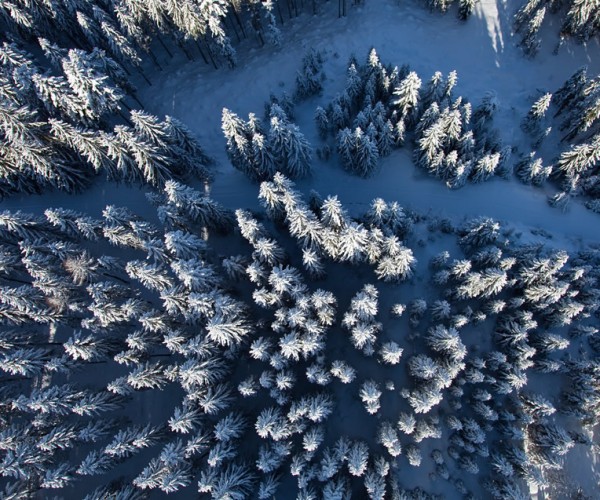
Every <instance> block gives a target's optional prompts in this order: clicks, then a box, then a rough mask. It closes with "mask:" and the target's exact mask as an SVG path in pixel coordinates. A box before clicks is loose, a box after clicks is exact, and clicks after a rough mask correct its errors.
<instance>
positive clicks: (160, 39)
mask: <svg viewBox="0 0 600 500" xmlns="http://www.w3.org/2000/svg"><path fill="white" fill-rule="evenodd" d="M156 39H157V40H158V42H159V43H160V44H161V45H162V47H163V49H165V51H166V53H167V54H169V57H170V58H173V54H172V53H171V51H170V50H169V48H168V47H167V46H166V45H165V42H164V41H163V39H162V37H161V36H160V34H158V35H157V36H156Z"/></svg>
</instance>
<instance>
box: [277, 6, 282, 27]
mask: <svg viewBox="0 0 600 500" xmlns="http://www.w3.org/2000/svg"><path fill="white" fill-rule="evenodd" d="M277 13H278V14H279V21H280V22H281V26H283V24H284V23H283V15H282V14H281V5H280V4H279V0H278V1H277Z"/></svg>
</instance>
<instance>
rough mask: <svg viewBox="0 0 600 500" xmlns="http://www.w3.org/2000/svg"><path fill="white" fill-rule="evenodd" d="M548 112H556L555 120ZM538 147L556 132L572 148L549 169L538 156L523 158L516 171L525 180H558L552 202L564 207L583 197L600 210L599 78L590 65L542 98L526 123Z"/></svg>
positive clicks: (592, 207) (595, 208)
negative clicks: (599, 175) (599, 178)
mask: <svg viewBox="0 0 600 500" xmlns="http://www.w3.org/2000/svg"><path fill="white" fill-rule="evenodd" d="M549 111H551V112H553V114H552V116H550V113H549ZM522 127H523V129H524V130H525V131H526V132H527V133H528V134H530V136H531V138H532V143H533V146H534V147H538V146H540V145H541V143H542V142H543V140H544V138H545V137H546V136H547V135H548V134H549V133H550V131H551V130H553V129H554V130H555V131H556V133H557V134H560V136H562V138H561V139H560V142H561V143H565V145H566V144H568V146H566V147H565V148H564V149H563V151H562V152H561V153H560V155H559V156H558V157H557V158H555V159H553V160H552V162H551V164H549V165H546V166H545V165H544V160H543V159H542V158H539V157H537V158H536V152H535V151H534V152H532V153H530V154H529V155H528V156H526V157H524V158H523V159H522V160H521V161H520V162H519V163H518V165H517V167H516V174H517V176H518V177H519V179H520V180H522V181H523V182H525V183H528V184H535V185H540V184H542V183H543V182H544V181H545V180H546V179H548V178H550V179H551V180H553V181H555V182H556V183H557V184H558V186H559V189H560V191H559V192H558V193H556V195H554V196H553V197H552V198H550V200H549V202H550V204H551V205H556V206H559V207H561V208H563V209H565V208H566V207H567V205H568V202H569V200H570V199H572V198H574V197H579V196H584V197H585V198H586V201H585V206H586V207H587V208H589V209H590V210H593V211H596V212H597V211H598V210H600V204H599V202H598V199H599V196H600V184H599V183H598V169H599V168H600V156H599V154H598V147H599V146H600V87H599V86H598V77H596V78H590V77H589V76H588V75H587V69H586V68H585V67H583V68H580V69H578V70H577V71H576V72H575V73H574V74H573V75H572V76H571V77H570V78H568V79H567V80H566V81H565V83H564V84H563V85H562V86H561V87H560V88H559V89H558V90H556V92H554V93H553V94H551V93H545V94H544V95H542V96H541V97H540V98H539V99H537V100H536V101H535V102H534V103H533V105H532V107H531V109H530V111H529V112H528V114H527V116H526V117H525V118H524V120H523V123H522Z"/></svg>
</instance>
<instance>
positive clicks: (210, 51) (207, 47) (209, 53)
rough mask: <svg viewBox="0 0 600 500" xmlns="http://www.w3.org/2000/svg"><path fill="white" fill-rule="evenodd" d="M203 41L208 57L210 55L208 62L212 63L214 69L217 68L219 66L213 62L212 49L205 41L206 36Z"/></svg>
mask: <svg viewBox="0 0 600 500" xmlns="http://www.w3.org/2000/svg"><path fill="white" fill-rule="evenodd" d="M204 43H206V50H208V57H210V62H212V65H213V66H214V67H215V69H219V66H217V63H216V62H215V58H214V57H213V54H212V50H211V48H210V45H209V44H208V42H207V41H206V38H205V39H204Z"/></svg>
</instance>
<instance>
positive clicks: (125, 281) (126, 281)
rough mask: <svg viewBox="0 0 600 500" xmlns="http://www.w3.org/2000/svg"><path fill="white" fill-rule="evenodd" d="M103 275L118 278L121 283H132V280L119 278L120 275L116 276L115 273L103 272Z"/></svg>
mask: <svg viewBox="0 0 600 500" xmlns="http://www.w3.org/2000/svg"><path fill="white" fill-rule="evenodd" d="M102 276H106V277H107V278H113V279H116V280H118V281H120V282H121V283H124V284H126V285H129V284H131V281H129V280H126V279H123V278H119V277H118V276H115V275H114V274H111V273H102Z"/></svg>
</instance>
